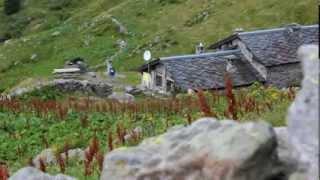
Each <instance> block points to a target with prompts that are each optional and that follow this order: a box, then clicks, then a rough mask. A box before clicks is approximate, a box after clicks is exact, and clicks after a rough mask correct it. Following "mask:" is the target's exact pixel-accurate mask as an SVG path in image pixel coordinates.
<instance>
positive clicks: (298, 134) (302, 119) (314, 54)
mask: <svg viewBox="0 0 320 180" xmlns="http://www.w3.org/2000/svg"><path fill="white" fill-rule="evenodd" d="M318 52H319V47H318V46H314V45H309V46H303V47H301V48H300V49H299V52H298V54H299V57H300V59H301V60H302V65H303V72H304V79H303V82H302V90H301V91H300V92H299V93H298V95H297V97H296V99H295V101H294V103H293V104H292V105H291V107H290V109H289V114H288V129H289V137H290V141H291V143H292V144H293V146H294V147H295V148H296V149H297V151H298V152H299V155H300V156H299V160H300V161H301V163H305V164H306V165H307V168H306V170H307V171H308V174H309V177H308V180H316V179H319V172H318V163H319V58H318Z"/></svg>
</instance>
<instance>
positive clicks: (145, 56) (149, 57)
mask: <svg viewBox="0 0 320 180" xmlns="http://www.w3.org/2000/svg"><path fill="white" fill-rule="evenodd" d="M151 57H152V56H151V52H150V51H145V52H144V54H143V59H144V60H145V61H150V60H151Z"/></svg>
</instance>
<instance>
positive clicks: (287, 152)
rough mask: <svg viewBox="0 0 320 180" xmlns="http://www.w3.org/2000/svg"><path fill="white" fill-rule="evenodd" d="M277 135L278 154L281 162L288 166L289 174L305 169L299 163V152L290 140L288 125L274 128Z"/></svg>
mask: <svg viewBox="0 0 320 180" xmlns="http://www.w3.org/2000/svg"><path fill="white" fill-rule="evenodd" d="M274 131H275V133H276V136H277V143H278V146H277V154H278V157H279V160H280V162H281V163H282V164H283V165H284V166H285V167H286V171H287V174H291V173H294V172H297V171H300V170H301V169H303V168H304V167H303V165H302V164H300V163H299V160H298V158H297V157H298V155H299V154H298V152H297V151H296V149H295V148H294V146H293V145H292V144H291V142H290V141H289V132H288V128H287V127H277V128H274Z"/></svg>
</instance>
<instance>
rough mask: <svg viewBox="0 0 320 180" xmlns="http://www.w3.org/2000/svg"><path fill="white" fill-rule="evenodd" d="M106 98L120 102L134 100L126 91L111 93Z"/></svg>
mask: <svg viewBox="0 0 320 180" xmlns="http://www.w3.org/2000/svg"><path fill="white" fill-rule="evenodd" d="M108 99H111V100H115V101H118V102H120V103H132V102H134V100H135V98H134V96H133V95H131V94H128V93H118V92H114V93H112V94H111V95H110V96H109V97H108Z"/></svg>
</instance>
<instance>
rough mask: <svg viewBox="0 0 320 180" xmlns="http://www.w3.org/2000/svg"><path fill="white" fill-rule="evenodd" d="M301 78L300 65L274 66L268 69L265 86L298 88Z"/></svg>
mask: <svg viewBox="0 0 320 180" xmlns="http://www.w3.org/2000/svg"><path fill="white" fill-rule="evenodd" d="M302 77H303V75H302V69H301V63H294V64H285V65H280V66H274V67H269V68H268V75H267V84H269V85H274V86H276V87H278V88H285V87H290V86H300V83H301V80H302Z"/></svg>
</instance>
